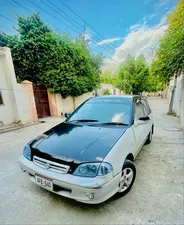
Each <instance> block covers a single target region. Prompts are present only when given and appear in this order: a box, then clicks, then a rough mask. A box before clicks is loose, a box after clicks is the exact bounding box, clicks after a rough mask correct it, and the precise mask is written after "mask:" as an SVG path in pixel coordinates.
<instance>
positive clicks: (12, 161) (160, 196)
mask: <svg viewBox="0 0 184 225" xmlns="http://www.w3.org/2000/svg"><path fill="white" fill-rule="evenodd" d="M150 104H151V106H152V109H153V113H154V118H155V134H154V137H153V142H152V144H151V145H148V146H144V147H143V149H142V150H141V152H140V154H139V155H138V157H137V159H136V161H135V164H136V167H137V178H136V181H135V183H134V186H133V188H132V190H131V191H130V193H129V194H128V195H126V196H125V197H124V198H121V199H118V200H114V199H111V200H109V201H107V202H105V203H103V204H101V205H97V206H91V205H86V204H81V203H78V202H76V201H73V200H70V199H67V198H64V197H61V196H58V195H55V194H53V193H50V192H48V191H46V190H43V189H41V188H40V187H37V186H36V185H35V184H33V183H31V182H30V181H29V180H28V179H27V178H26V177H25V176H24V175H23V173H22V172H21V171H20V169H19V166H18V163H17V159H18V157H19V155H20V154H21V152H22V149H23V146H24V145H25V144H26V142H28V141H29V140H30V139H32V138H34V137H35V136H37V135H38V134H40V133H42V132H43V131H45V130H47V129H48V128H50V127H51V126H53V125H55V124H57V123H58V122H59V121H60V119H59V118H50V119H48V120H47V123H43V124H39V125H35V126H31V127H27V128H24V129H21V130H17V131H13V132H9V133H5V134H1V135H0V224H33V223H35V224H39V223H42V224H47V223H48V224H58V223H59V224H143V223H144V224H183V223H184V221H183V214H184V206H183V194H184V193H183V191H184V181H183V179H184V176H183V175H184V174H183V163H184V161H183V141H184V140H183V132H182V131H180V130H178V129H176V128H179V127H180V126H179V120H178V118H176V117H171V116H167V115H166V112H167V108H168V105H167V101H166V100H161V99H159V100H158V99H151V100H150Z"/></svg>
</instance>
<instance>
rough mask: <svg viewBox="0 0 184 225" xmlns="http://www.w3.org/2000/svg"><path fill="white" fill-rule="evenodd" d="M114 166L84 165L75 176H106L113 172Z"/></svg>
mask: <svg viewBox="0 0 184 225" xmlns="http://www.w3.org/2000/svg"><path fill="white" fill-rule="evenodd" d="M112 170H113V169H112V166H111V165H110V164H109V163H105V162H103V163H84V164H81V165H79V166H78V167H77V169H76V170H75V171H74V173H73V174H74V175H76V176H81V177H95V176H97V175H98V176H104V175H106V174H108V173H110V172H111V171H112Z"/></svg>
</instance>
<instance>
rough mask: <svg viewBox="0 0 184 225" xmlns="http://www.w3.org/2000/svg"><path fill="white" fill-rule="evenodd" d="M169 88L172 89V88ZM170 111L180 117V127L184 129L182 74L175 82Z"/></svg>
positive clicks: (183, 86)
mask: <svg viewBox="0 0 184 225" xmlns="http://www.w3.org/2000/svg"><path fill="white" fill-rule="evenodd" d="M172 85H173V83H172ZM171 87H172V88H173V86H171ZM170 99H171V98H170ZM172 110H173V112H175V113H176V115H177V116H178V117H180V121H181V125H182V127H183V128H184V73H182V74H181V75H180V76H178V77H177V80H176V88H175V94H174V101H173V109H172Z"/></svg>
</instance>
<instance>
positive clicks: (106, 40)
mask: <svg viewBox="0 0 184 225" xmlns="http://www.w3.org/2000/svg"><path fill="white" fill-rule="evenodd" d="M121 39H122V38H120V37H117V38H109V39H104V40H102V41H100V42H97V43H96V44H97V45H104V44H109V43H112V42H115V41H119V40H121Z"/></svg>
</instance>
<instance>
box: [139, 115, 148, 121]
mask: <svg viewBox="0 0 184 225" xmlns="http://www.w3.org/2000/svg"><path fill="white" fill-rule="evenodd" d="M139 120H141V121H148V120H150V118H149V116H142V117H139Z"/></svg>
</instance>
